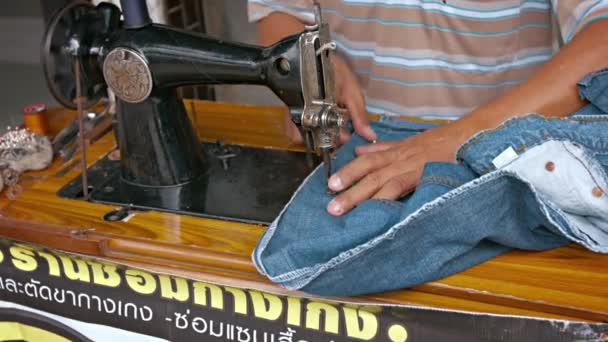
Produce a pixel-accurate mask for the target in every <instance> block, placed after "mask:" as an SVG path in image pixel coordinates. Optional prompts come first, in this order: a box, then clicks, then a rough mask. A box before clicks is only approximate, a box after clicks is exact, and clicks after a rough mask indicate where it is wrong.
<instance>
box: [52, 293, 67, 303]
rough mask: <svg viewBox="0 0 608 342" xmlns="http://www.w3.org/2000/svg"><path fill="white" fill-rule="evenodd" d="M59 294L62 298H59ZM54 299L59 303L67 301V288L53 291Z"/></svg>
mask: <svg viewBox="0 0 608 342" xmlns="http://www.w3.org/2000/svg"><path fill="white" fill-rule="evenodd" d="M59 294H61V299H59V298H60V297H59ZM53 299H54V300H55V301H56V302H57V303H61V304H63V303H64V302H65V290H63V289H61V290H60V289H55V291H53Z"/></svg>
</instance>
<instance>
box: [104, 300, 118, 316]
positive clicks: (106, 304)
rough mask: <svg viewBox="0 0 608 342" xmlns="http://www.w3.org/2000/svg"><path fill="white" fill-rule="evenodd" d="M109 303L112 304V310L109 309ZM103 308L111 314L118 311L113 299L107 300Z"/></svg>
mask: <svg viewBox="0 0 608 342" xmlns="http://www.w3.org/2000/svg"><path fill="white" fill-rule="evenodd" d="M108 303H111V304H112V310H110V309H109V308H108ZM103 308H104V310H105V311H106V312H107V313H109V314H111V313H114V312H115V311H116V302H115V301H114V300H113V299H111V298H106V299H104V300H103Z"/></svg>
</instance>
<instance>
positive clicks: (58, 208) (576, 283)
mask: <svg viewBox="0 0 608 342" xmlns="http://www.w3.org/2000/svg"><path fill="white" fill-rule="evenodd" d="M186 108H187V109H188V110H189V112H190V115H191V118H192V120H193V122H194V124H195V127H196V128H197V130H198V133H199V135H200V136H201V138H202V139H204V140H208V141H215V140H217V139H219V138H222V139H224V140H225V141H226V142H227V143H236V144H243V145H249V146H257V147H266V148H278V149H290V150H301V149H302V147H301V146H299V145H294V144H292V143H291V142H290V141H289V139H287V138H286V136H285V135H284V134H283V132H284V128H285V125H286V121H285V119H284V117H285V110H284V109H282V108H279V107H262V106H245V105H229V104H220V103H212V102H199V101H186ZM73 115H74V113H72V112H69V111H67V110H62V109H57V110H52V111H50V112H49V117H50V119H51V120H50V121H51V122H50V126H51V130H52V131H53V132H57V131H58V130H59V129H60V128H61V127H62V126H64V125H65V124H66V123H67V122H68V120H69V119H70V118H71V117H73ZM114 148H115V142H114V138H113V134H107V135H105V136H104V137H103V138H101V139H100V140H98V141H97V142H95V143H94V144H93V145H92V146H90V148H89V150H88V158H87V163H88V165H89V166H90V165H92V164H93V163H94V162H95V161H96V160H98V159H100V158H102V157H103V156H104V155H106V154H107V153H109V152H110V151H112V150H113V149H114ZM64 166H65V165H60V163H59V161H55V162H54V163H53V164H52V165H51V166H50V167H49V168H48V169H47V170H44V171H38V172H32V173H28V174H26V175H25V177H24V178H25V179H24V180H22V181H21V185H22V187H23V189H24V190H23V192H22V193H21V194H20V195H19V197H18V198H16V199H15V200H8V199H7V198H6V196H4V195H2V196H0V197H1V198H0V214H1V217H0V236H5V237H9V238H13V239H18V240H21V241H26V242H31V243H36V244H40V245H43V246H46V247H49V248H55V249H60V250H64V251H69V252H75V253H81V254H87V255H91V256H97V257H103V258H107V259H111V260H114V261H116V262H119V263H125V264H130V265H137V266H143V267H145V268H148V269H152V270H156V271H161V272H169V273H172V274H175V275H180V276H186V277H191V278H194V279H199V280H204V281H209V282H216V283H220V284H224V285H230V286H240V287H247V288H255V289H259V290H265V291H270V292H275V293H289V294H292V295H294V294H295V295H299V296H308V295H306V294H303V293H294V292H290V291H286V290H284V289H281V288H279V287H277V286H275V285H273V284H271V283H270V282H269V281H268V280H267V279H266V278H265V277H263V276H261V275H259V274H258V273H257V272H256V270H255V268H254V267H253V265H252V263H251V259H250V255H251V252H252V250H253V248H254V246H255V243H256V241H257V239H258V238H259V237H260V235H261V233H262V232H263V230H264V229H265V227H263V226H259V225H251V224H243V223H235V222H227V221H222V220H214V219H205V218H197V217H191V216H185V215H176V214H170V213H160V212H141V213H137V214H135V215H134V216H133V217H131V218H130V219H129V220H128V221H127V222H112V223H110V222H106V221H104V220H103V215H104V214H106V213H107V212H109V211H111V210H113V209H115V207H112V206H108V205H101V204H95V203H89V202H84V201H80V200H70V199H64V198H59V197H58V196H57V195H56V193H57V191H58V190H59V189H60V188H62V187H63V186H64V185H65V184H66V183H68V182H69V181H71V180H72V179H74V178H75V177H77V176H78V175H79V173H80V171H79V170H78V169H77V168H75V169H73V170H71V171H69V172H67V173H66V174H65V175H63V176H61V177H57V176H56V175H55V174H56V173H57V172H58V171H60V170H61V169H62V168H63V167H64ZM607 284H608V255H601V254H595V253H591V252H589V251H587V250H584V249H583V248H581V247H578V246H575V245H570V246H566V247H563V248H559V249H554V250H550V251H546V252H523V251H515V252H511V253H508V254H506V255H503V256H500V257H497V258H495V259H492V260H489V261H487V262H485V263H483V264H481V265H478V266H475V267H473V268H470V269H468V270H466V271H464V272H462V273H459V274H456V275H453V276H450V277H448V278H445V279H442V280H439V281H434V282H430V283H427V284H424V285H420V286H417V287H415V288H412V289H407V290H400V291H393V292H388V293H381V294H374V295H368V296H362V297H358V298H354V299H353V298H349V299H347V300H348V301H352V300H357V301H364V302H373V303H392V304H405V305H419V306H426V307H436V308H443V309H455V310H465V311H474V312H486V313H496V314H514V315H525V316H534V317H550V318H564V319H570V320H583V321H595V322H601V321H603V322H606V321H608V285H607ZM345 300H346V299H345Z"/></svg>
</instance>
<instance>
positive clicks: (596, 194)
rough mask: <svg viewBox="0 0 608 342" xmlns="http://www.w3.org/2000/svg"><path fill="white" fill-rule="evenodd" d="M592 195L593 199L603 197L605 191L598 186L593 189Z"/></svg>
mask: <svg viewBox="0 0 608 342" xmlns="http://www.w3.org/2000/svg"><path fill="white" fill-rule="evenodd" d="M591 193H592V194H593V197H602V195H603V194H604V191H603V190H602V189H601V188H600V187H599V186H596V187H595V188H593V190H592V191H591Z"/></svg>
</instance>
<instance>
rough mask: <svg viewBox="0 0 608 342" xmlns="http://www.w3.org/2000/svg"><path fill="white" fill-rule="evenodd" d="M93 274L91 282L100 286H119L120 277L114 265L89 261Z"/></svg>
mask: <svg viewBox="0 0 608 342" xmlns="http://www.w3.org/2000/svg"><path fill="white" fill-rule="evenodd" d="M88 263H89V266H91V271H92V273H93V282H94V283H95V284H99V285H102V286H108V287H116V286H118V285H120V276H119V275H118V272H117V268H116V266H115V265H112V264H109V263H99V262H93V261H89V262H88Z"/></svg>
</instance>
